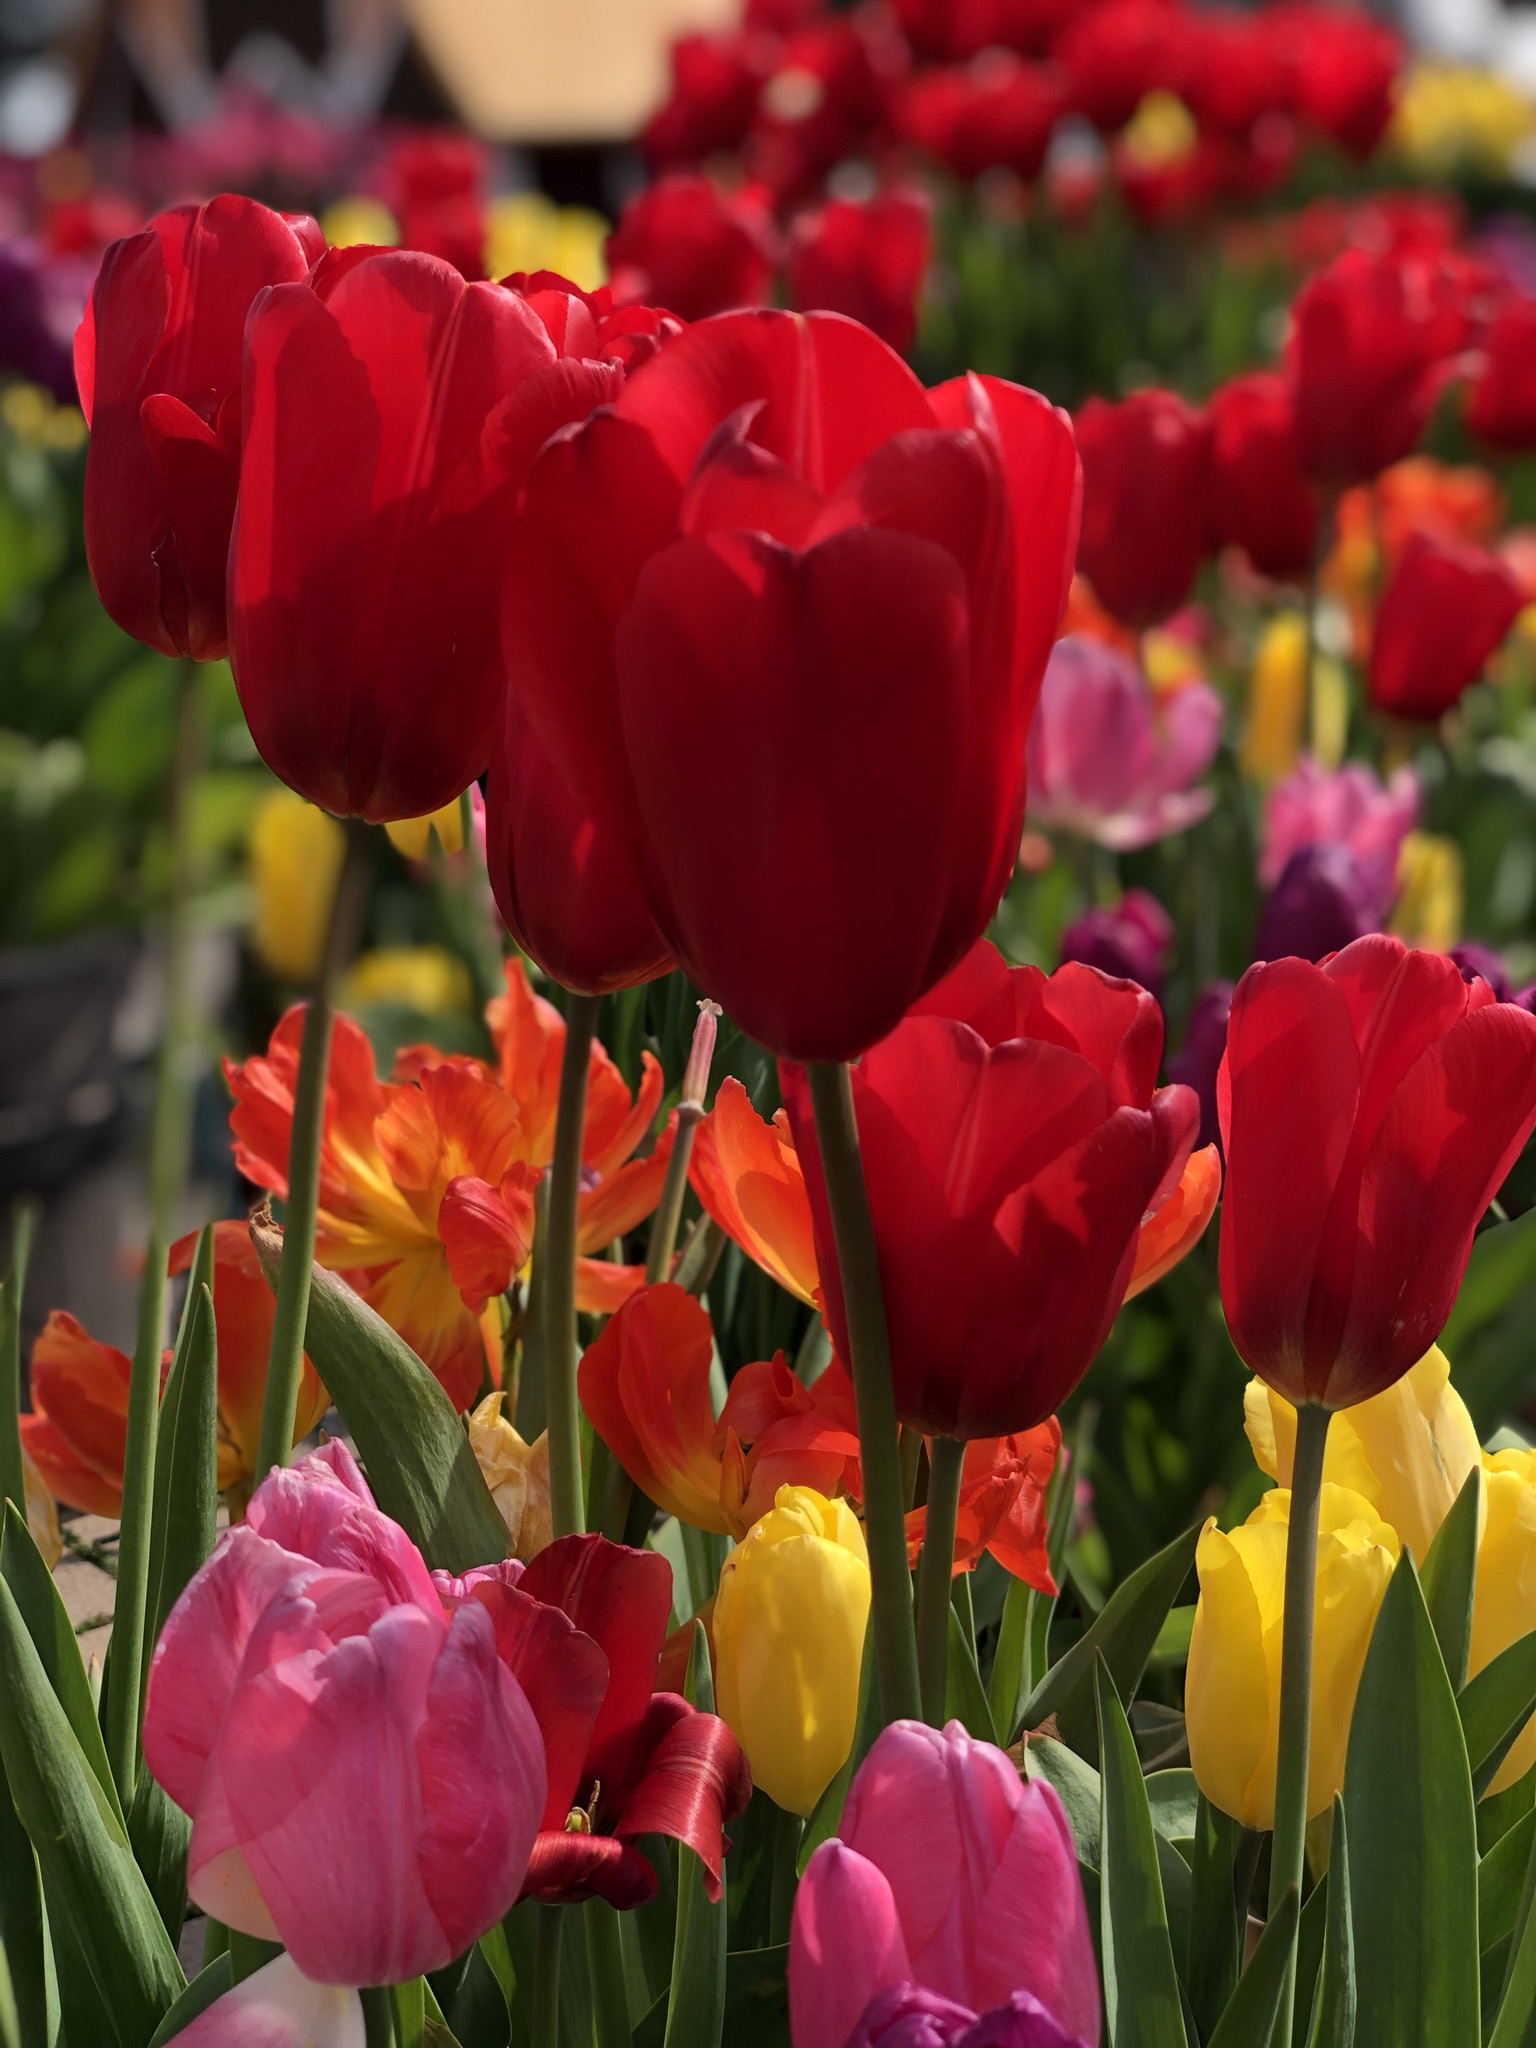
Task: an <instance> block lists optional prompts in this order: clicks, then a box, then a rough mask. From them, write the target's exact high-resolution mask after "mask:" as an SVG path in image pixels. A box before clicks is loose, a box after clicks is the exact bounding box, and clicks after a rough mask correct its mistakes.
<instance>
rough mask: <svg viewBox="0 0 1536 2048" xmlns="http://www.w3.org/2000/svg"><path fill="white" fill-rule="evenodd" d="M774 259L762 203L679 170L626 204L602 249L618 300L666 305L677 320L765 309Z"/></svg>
mask: <svg viewBox="0 0 1536 2048" xmlns="http://www.w3.org/2000/svg"><path fill="white" fill-rule="evenodd" d="M776 255H777V251H776V249H775V246H774V229H773V217H772V215H771V214H770V213H769V211H768V209H767V207H766V206H764V205H763V203H762V202H761V200H760V199H758V198H756V197H755V196H754V195H752V194H750V193H742V194H728V193H725V192H722V191H721V190H720V189H719V188H718V186H716V185H715V184H714V183H713V182H712V181H711V180H710V179H708V178H706V177H702V176H695V175H692V174H689V173H686V172H682V171H673V172H669V173H668V175H667V176H666V177H664V178H658V179H657V181H656V183H655V184H654V185H649V186H647V187H646V189H645V190H644V191H643V192H640V193H638V194H637V195H636V196H635V198H633V199H631V200H630V202H629V204H628V205H627V206H626V207H625V209H624V211H623V212H622V213H621V214H620V215H619V224H618V226H617V227H616V228H615V229H614V231H613V233H612V234H611V235H610V236H609V237H608V246H607V257H608V269H609V273H610V275H611V276H612V277H613V279H614V285H615V289H616V290H617V291H618V293H619V295H620V296H621V297H624V298H634V299H647V300H649V301H650V303H651V304H652V305H656V306H669V307H670V308H671V309H672V311H673V312H674V313H676V314H677V316H678V318H679V319H681V320H702V319H704V318H705V316H706V315H707V314H710V313H722V312H724V311H725V309H726V307H728V306H760V305H763V304H764V303H765V302H766V301H767V298H768V294H769V291H770V289H771V287H772V284H773V272H774V263H775V259H776Z"/></svg>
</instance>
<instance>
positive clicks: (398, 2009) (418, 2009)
mask: <svg viewBox="0 0 1536 2048" xmlns="http://www.w3.org/2000/svg"><path fill="white" fill-rule="evenodd" d="M389 2006H390V2015H391V2017H392V2018H393V2020H394V2023H395V2044H396V2048H422V2041H423V2039H424V2037H425V2034H426V2027H427V1983H426V1979H425V1978H424V1977H412V1978H410V1979H409V1980H408V1981H407V1982H406V1983H404V1984H391V1985H390V1987H389Z"/></svg>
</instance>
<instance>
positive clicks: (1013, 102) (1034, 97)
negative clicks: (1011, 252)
mask: <svg viewBox="0 0 1536 2048" xmlns="http://www.w3.org/2000/svg"><path fill="white" fill-rule="evenodd" d="M1061 113H1062V92H1061V85H1060V82H1059V80H1058V78H1057V76H1056V74H1055V73H1054V72H1052V71H1050V70H1048V69H1047V68H1046V67H1045V66H1044V65H1042V64H1025V63H1022V62H1021V61H1020V60H1019V59H1018V58H1017V57H1014V56H1011V55H1009V54H1008V53H1007V52H1005V51H1002V50H997V49H988V50H984V51H983V52H982V53H981V54H980V55H979V56H977V57H975V58H973V59H972V61H971V62H970V63H969V64H956V65H953V66H950V67H946V68H940V67H934V68H932V69H926V70H922V71H917V72H914V74H913V75H912V77H911V78H910V79H908V80H907V81H906V83H905V84H904V85H903V87H902V89H901V91H900V93H899V94H898V96H897V99H896V103H895V107H894V112H893V119H894V122H895V126H896V129H897V131H898V133H899V134H900V135H902V136H903V137H904V138H905V140H906V141H908V142H910V143H912V144H913V145H914V146H915V147H916V148H918V149H924V150H927V152H928V154H929V155H930V156H933V157H937V159H938V161H939V162H940V163H941V164H944V165H945V166H946V167H947V168H948V169H949V170H951V171H953V172H954V174H955V176H956V177H957V178H963V179H965V180H966V181H967V182H968V183H969V182H971V181H972V180H974V179H976V178H979V177H981V176H982V175H983V174H984V173H985V172H987V171H991V170H998V169H1002V170H1009V171H1013V172H1014V173H1015V174H1016V175H1017V176H1018V177H1020V178H1034V177H1036V176H1038V175H1039V171H1040V167H1041V165H1042V164H1043V163H1044V162H1045V153H1046V151H1047V149H1048V148H1049V147H1050V141H1051V132H1052V130H1053V129H1054V128H1055V126H1056V123H1057V121H1058V120H1059V119H1060V117H1061Z"/></svg>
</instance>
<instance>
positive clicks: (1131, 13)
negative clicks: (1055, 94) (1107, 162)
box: [1051, 0, 1183, 135]
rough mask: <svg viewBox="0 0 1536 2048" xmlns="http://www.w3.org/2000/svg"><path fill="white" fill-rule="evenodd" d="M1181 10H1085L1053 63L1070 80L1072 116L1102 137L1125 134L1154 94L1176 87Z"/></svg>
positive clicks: (1124, 4) (1125, 5) (1120, 5)
mask: <svg viewBox="0 0 1536 2048" xmlns="http://www.w3.org/2000/svg"><path fill="white" fill-rule="evenodd" d="M1182 41H1183V23H1182V20H1181V18H1180V14H1179V10H1178V9H1177V8H1176V7H1170V6H1167V5H1166V4H1161V0H1104V4H1103V5H1102V6H1095V7H1081V8H1079V9H1078V11H1077V12H1076V13H1075V14H1074V15H1073V17H1072V19H1071V20H1070V21H1069V22H1068V23H1067V25H1066V27H1065V28H1064V29H1063V30H1062V32H1061V34H1060V35H1059V36H1058V37H1057V38H1056V41H1055V43H1054V44H1053V46H1052V49H1051V61H1052V62H1053V63H1055V64H1059V65H1060V66H1061V69H1062V70H1063V72H1064V73H1065V74H1066V96H1067V100H1068V103H1069V104H1070V105H1071V107H1072V108H1073V110H1074V111H1075V112H1077V113H1079V114H1083V115H1086V117H1087V118H1088V119H1089V120H1090V121H1091V122H1092V123H1093V125H1094V127H1095V128H1097V129H1099V130H1100V132H1101V133H1102V134H1105V135H1113V134H1114V133H1115V131H1116V130H1117V129H1119V128H1123V127H1124V126H1125V124H1126V122H1127V121H1129V120H1130V118H1131V116H1132V114H1134V113H1135V111H1136V109H1137V108H1138V107H1139V106H1140V105H1141V103H1142V101H1143V100H1144V99H1145V98H1146V96H1147V94H1148V93H1149V92H1154V91H1156V90H1157V89H1158V88H1159V87H1168V86H1171V85H1173V84H1175V83H1176V82H1177V72H1176V63H1177V55H1178V50H1179V48H1180V46H1181V44H1182Z"/></svg>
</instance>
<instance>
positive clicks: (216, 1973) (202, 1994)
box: [146, 1774, 234, 2048]
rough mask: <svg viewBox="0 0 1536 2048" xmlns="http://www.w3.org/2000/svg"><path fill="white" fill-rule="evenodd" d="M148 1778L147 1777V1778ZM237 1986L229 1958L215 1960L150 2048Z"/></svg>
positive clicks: (189, 1988)
mask: <svg viewBox="0 0 1536 2048" xmlns="http://www.w3.org/2000/svg"><path fill="white" fill-rule="evenodd" d="M146 1775H147V1774H146ZM233 1983H234V1978H233V1977H232V1975H231V1974H230V1968H229V1957H228V1956H227V1955H223V1956H215V1957H214V1959H213V1961H212V1962H211V1963H209V1964H208V1966H207V1967H206V1968H205V1969H202V1970H199V1971H198V1973H197V1975H196V1976H195V1977H194V1978H193V1979H192V1982H191V1983H190V1984H189V1985H188V1986H187V1988H186V1990H185V1991H183V1992H182V1994H181V1996H180V1997H179V1998H178V1999H177V2001H176V2003H175V2004H174V2005H173V2006H172V2007H171V2009H170V2011H169V2012H168V2013H167V2014H166V2016H165V2018H164V2019H163V2020H162V2021H161V2022H160V2024H159V2026H158V2027H156V2029H155V2031H154V2033H153V2034H152V2035H151V2036H150V2042H149V2048H165V2044H166V2043H167V2042H168V2041H174V2040H175V2038H176V2036H177V2035H178V2034H179V2033H180V2032H181V2031H182V2029H183V2028H184V2027H190V2026H191V2024H192V2022H193V2021H194V2020H195V2019H196V2018H197V2016H198V2014H199V2013H203V2012H206V2011H207V2010H208V2008H209V2006H210V2005H213V2004H215V2003H216V2002H217V2001H218V2000H219V1999H221V1998H222V1997H223V1996H224V1994H225V1992H226V1991H228V1990H229V1989H230V1988H231V1987H232V1985H233Z"/></svg>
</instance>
